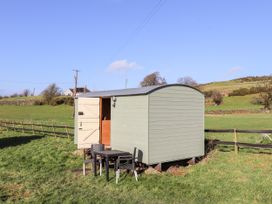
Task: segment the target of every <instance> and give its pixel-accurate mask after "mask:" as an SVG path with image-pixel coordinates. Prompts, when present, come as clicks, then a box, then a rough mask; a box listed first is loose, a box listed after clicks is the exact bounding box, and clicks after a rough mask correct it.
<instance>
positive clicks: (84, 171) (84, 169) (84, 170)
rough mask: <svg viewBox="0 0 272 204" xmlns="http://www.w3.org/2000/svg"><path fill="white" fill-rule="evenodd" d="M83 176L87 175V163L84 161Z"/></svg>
mask: <svg viewBox="0 0 272 204" xmlns="http://www.w3.org/2000/svg"><path fill="white" fill-rule="evenodd" d="M82 169H83V176H86V164H85V162H83V168H82Z"/></svg>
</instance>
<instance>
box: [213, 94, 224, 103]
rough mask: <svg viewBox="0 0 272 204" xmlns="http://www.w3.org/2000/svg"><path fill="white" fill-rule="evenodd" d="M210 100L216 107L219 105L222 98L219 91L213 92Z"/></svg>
mask: <svg viewBox="0 0 272 204" xmlns="http://www.w3.org/2000/svg"><path fill="white" fill-rule="evenodd" d="M212 100H213V102H214V103H215V104H216V105H220V104H221V103H222V102H223V96H222V94H221V93H220V92H219V91H214V92H213V94H212Z"/></svg>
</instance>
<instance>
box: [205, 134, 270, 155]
mask: <svg viewBox="0 0 272 204" xmlns="http://www.w3.org/2000/svg"><path fill="white" fill-rule="evenodd" d="M205 132H207V133H209V132H212V133H233V142H231V141H222V140H214V141H213V143H214V144H224V145H234V151H235V153H236V154H237V153H238V152H239V147H241V146H244V147H255V148H272V144H253V143H244V142H238V134H237V133H258V134H271V133H272V130H239V129H205ZM267 137H268V138H269V139H270V140H271V142H272V139H271V138H270V137H269V136H268V135H267Z"/></svg>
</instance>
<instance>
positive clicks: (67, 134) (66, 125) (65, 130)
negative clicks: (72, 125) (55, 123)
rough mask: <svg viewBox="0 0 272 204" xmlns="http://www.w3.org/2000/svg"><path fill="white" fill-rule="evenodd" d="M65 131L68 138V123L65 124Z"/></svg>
mask: <svg viewBox="0 0 272 204" xmlns="http://www.w3.org/2000/svg"><path fill="white" fill-rule="evenodd" d="M65 131H66V135H67V137H68V138H70V136H69V134H68V129H67V125H65Z"/></svg>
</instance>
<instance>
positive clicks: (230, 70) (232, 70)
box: [227, 66, 243, 75]
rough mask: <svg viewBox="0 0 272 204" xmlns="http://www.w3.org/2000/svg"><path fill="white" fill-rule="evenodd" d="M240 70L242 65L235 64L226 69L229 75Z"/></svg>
mask: <svg viewBox="0 0 272 204" xmlns="http://www.w3.org/2000/svg"><path fill="white" fill-rule="evenodd" d="M241 70H243V68H242V67H240V66H236V67H232V68H230V69H229V70H228V72H227V73H228V74H229V75H231V74H235V73H236V72H240V71H241Z"/></svg>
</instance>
